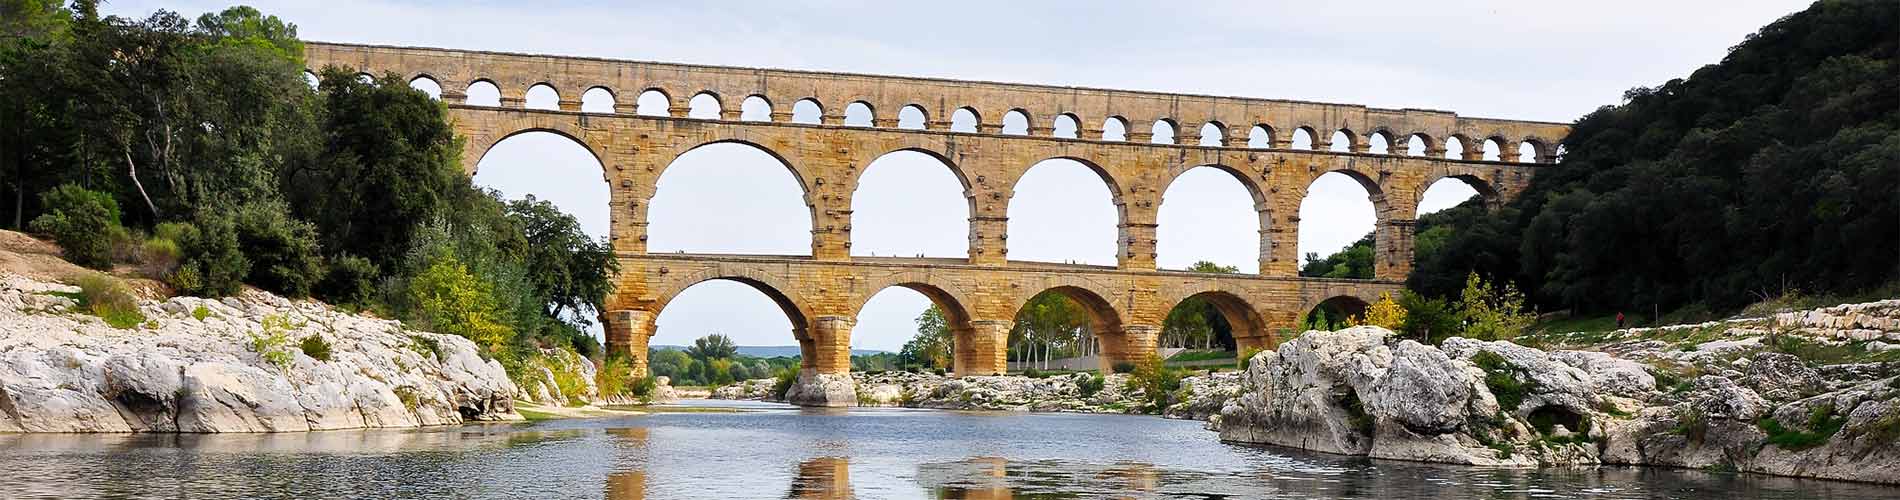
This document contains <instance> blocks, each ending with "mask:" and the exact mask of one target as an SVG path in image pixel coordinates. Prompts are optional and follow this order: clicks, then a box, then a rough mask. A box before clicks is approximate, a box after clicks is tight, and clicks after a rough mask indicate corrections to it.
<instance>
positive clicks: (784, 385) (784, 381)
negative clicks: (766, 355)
mask: <svg viewBox="0 0 1900 500" xmlns="http://www.w3.org/2000/svg"><path fill="white" fill-rule="evenodd" d="M772 378H773V379H774V380H773V381H772V398H773V399H777V400H780V401H784V400H785V392H786V391H790V390H792V383H793V382H797V381H798V370H796V369H792V368H781V369H779V371H778V374H776V375H773V376H772Z"/></svg>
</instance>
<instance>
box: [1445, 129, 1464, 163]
mask: <svg viewBox="0 0 1900 500" xmlns="http://www.w3.org/2000/svg"><path fill="white" fill-rule="evenodd" d="M1466 140H1468V139H1465V137H1464V136H1462V135H1457V134H1452V136H1450V137H1446V138H1445V159H1447V160H1463V159H1465V141H1466Z"/></svg>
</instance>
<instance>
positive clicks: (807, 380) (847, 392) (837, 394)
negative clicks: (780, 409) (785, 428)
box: [785, 370, 858, 407]
mask: <svg viewBox="0 0 1900 500" xmlns="http://www.w3.org/2000/svg"><path fill="white" fill-rule="evenodd" d="M785 401H786V402H788V403H791V404H795V405H799V406H823V407H845V406H857V405H858V391H857V385H856V382H855V381H853V380H852V379H851V375H850V374H848V373H846V374H833V373H818V372H815V371H812V370H802V371H800V372H799V374H798V380H796V381H793V382H792V387H791V388H790V389H787V390H786V391H785Z"/></svg>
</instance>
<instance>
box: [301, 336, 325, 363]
mask: <svg viewBox="0 0 1900 500" xmlns="http://www.w3.org/2000/svg"><path fill="white" fill-rule="evenodd" d="M298 347H300V348H302V349H303V355H305V356H309V357H310V358H311V359H315V360H317V361H329V360H330V341H328V340H323V336H322V335H311V336H308V337H304V338H303V342H302V343H300V344H299V345H298Z"/></svg>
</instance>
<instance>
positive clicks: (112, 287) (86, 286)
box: [74, 273, 145, 329]
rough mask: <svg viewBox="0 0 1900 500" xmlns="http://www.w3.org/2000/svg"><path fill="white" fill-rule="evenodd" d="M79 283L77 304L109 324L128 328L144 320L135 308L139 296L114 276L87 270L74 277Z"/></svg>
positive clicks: (137, 304)
mask: <svg viewBox="0 0 1900 500" xmlns="http://www.w3.org/2000/svg"><path fill="white" fill-rule="evenodd" d="M74 285H77V286H78V287H79V307H80V308H81V309H84V310H85V311H86V312H89V313H92V315H94V316H98V317H99V319H103V320H105V322H106V324H107V325H111V326H112V327H113V328H118V329H128V328H133V327H136V326H139V324H140V323H144V322H145V313H144V312H141V311H139V299H138V298H137V297H134V296H132V289H131V288H130V287H127V286H126V285H125V282H123V281H119V280H118V279H117V278H113V277H111V276H107V275H104V274H98V273H88V274H85V275H82V276H80V277H79V278H78V279H76V280H74Z"/></svg>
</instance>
